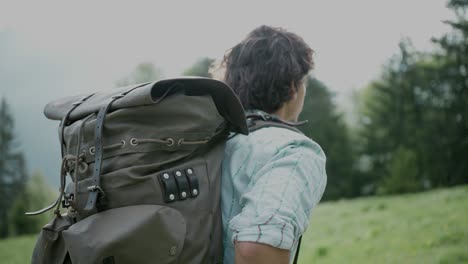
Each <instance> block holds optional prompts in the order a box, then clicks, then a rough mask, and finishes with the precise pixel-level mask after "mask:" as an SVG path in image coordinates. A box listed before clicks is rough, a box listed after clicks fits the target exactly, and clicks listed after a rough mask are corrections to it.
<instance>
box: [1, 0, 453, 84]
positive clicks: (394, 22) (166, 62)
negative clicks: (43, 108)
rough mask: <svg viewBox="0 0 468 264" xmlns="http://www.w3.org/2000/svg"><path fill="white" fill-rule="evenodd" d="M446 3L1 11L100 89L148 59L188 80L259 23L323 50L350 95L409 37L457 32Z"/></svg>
mask: <svg viewBox="0 0 468 264" xmlns="http://www.w3.org/2000/svg"><path fill="white" fill-rule="evenodd" d="M273 2H279V3H278V4H274V3H273ZM445 2H446V1H444V0H411V1H410V0H391V1H388V0H387V1H378V0H368V1H359V0H355V1H325V0H323V1H255V2H254V1H235V4H233V3H234V1H230V2H227V1H186V2H185V3H183V2H182V1H165V2H164V3H163V2H160V1H126V2H125V3H122V2H121V1H90V2H88V4H86V2H83V1H79V4H77V3H76V2H74V3H72V4H70V2H66V1H58V2H47V1H46V2H44V1H34V2H33V3H31V2H30V3H21V2H17V1H11V2H10V3H3V4H1V8H0V29H1V28H2V27H3V28H9V29H12V30H13V31H14V32H17V33H18V36H19V37H20V38H22V40H24V42H25V43H26V46H28V48H30V49H33V50H35V51H39V52H42V53H44V54H50V56H51V57H59V58H60V59H64V60H65V61H67V62H68V63H70V64H72V65H74V66H75V68H78V69H80V71H81V70H84V71H83V72H82V73H80V75H81V76H84V77H85V78H89V79H90V80H91V81H92V82H93V84H96V85H98V86H100V85H112V84H113V83H114V81H115V80H116V79H119V78H121V77H122V76H124V75H126V74H127V73H128V72H130V71H131V69H132V68H133V67H134V66H135V65H136V64H137V63H139V62H142V61H151V62H154V63H155V64H156V65H157V66H159V67H161V68H163V70H164V72H165V75H166V76H167V77H170V76H173V75H178V74H180V72H181V71H183V70H184V69H185V68H187V67H188V66H189V65H190V64H191V63H193V62H194V61H195V60H196V59H197V58H198V57H201V56H210V57H220V56H222V55H223V53H224V52H225V50H226V49H228V48H230V47H232V46H233V45H234V44H236V43H237V42H238V41H239V40H241V39H242V38H243V37H244V36H245V35H246V33H247V32H249V31H250V30H252V29H253V28H254V27H256V26H258V25H261V24H267V25H274V26H282V27H285V28H287V29H290V30H292V31H294V32H296V33H298V34H300V35H301V36H303V37H304V38H305V39H306V41H307V42H308V43H309V44H310V45H311V46H312V47H313V49H314V50H315V51H316V71H315V74H316V76H317V77H318V78H319V79H321V80H323V81H324V82H325V83H327V84H328V85H329V86H330V88H331V89H333V90H338V91H341V90H346V89H349V88H352V87H360V86H363V85H365V84H366V82H367V81H368V80H369V79H370V78H372V77H374V76H375V75H376V73H378V71H379V67H380V65H381V64H382V63H384V62H385V60H386V59H388V58H389V57H390V56H391V55H392V54H394V53H395V52H396V51H397V44H398V41H399V40H400V39H401V38H402V37H405V36H408V37H410V38H411V39H412V40H413V42H414V44H415V46H416V47H418V48H420V49H428V48H430V43H429V38H430V37H431V36H437V35H440V34H441V33H443V32H445V31H447V26H445V25H443V24H442V23H441V20H444V19H447V18H449V17H450V16H451V13H450V12H449V11H448V9H446V8H445ZM0 3H1V2H0ZM64 89H67V87H64Z"/></svg>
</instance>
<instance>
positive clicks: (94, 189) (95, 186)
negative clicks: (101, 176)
mask: <svg viewBox="0 0 468 264" xmlns="http://www.w3.org/2000/svg"><path fill="white" fill-rule="evenodd" d="M87 190H88V192H95V191H99V192H100V193H102V194H104V191H103V190H102V188H101V186H99V185H91V186H89V187H88V188H87Z"/></svg>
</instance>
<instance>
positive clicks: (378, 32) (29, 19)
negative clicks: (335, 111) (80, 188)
mask: <svg viewBox="0 0 468 264" xmlns="http://www.w3.org/2000/svg"><path fill="white" fill-rule="evenodd" d="M273 2H279V3H273ZM445 2H446V1H445V0H391V1H390V0H387V1H378V0H367V1H359V0H354V1H330V0H329V1H325V0H323V1H281V2H280V1H255V2H254V1H235V2H234V1H230V2H227V1H211V2H208V1H190V2H189V1H186V2H185V3H183V2H181V1H165V2H159V1H127V2H125V3H122V2H121V1H75V2H72V3H70V1H68V2H67V1H56V2H50V1H30V2H28V3H26V2H23V1H3V0H0V96H6V97H7V98H8V101H9V102H10V103H11V105H12V111H13V112H14V114H15V119H16V121H17V123H16V128H17V131H18V137H19V141H20V142H21V148H22V150H23V151H24V152H25V153H26V156H27V159H28V164H29V167H30V168H31V169H36V168H40V169H42V170H43V171H45V173H46V174H47V175H48V177H54V179H57V175H56V172H57V170H58V166H59V165H58V164H59V160H60V154H59V149H58V144H57V142H58V140H57V133H56V128H57V125H58V123H57V122H51V121H48V120H46V119H45V118H44V117H43V115H42V108H43V107H44V105H45V104H46V103H47V102H48V101H50V100H52V99H56V98H58V97H62V96H65V95H70V94H77V93H81V92H83V91H91V90H96V89H99V90H102V89H106V88H110V87H112V86H113V85H114V83H115V81H116V80H118V79H120V78H122V77H124V76H126V75H127V74H128V73H129V72H131V71H132V69H133V68H134V67H135V66H136V65H137V64H138V63H141V62H148V61H149V62H153V63H154V64H155V65H156V66H158V67H160V68H162V69H163V71H164V73H165V76H166V77H171V76H176V75H179V74H180V73H181V72H182V71H183V70H184V69H186V68H188V67H189V66H190V65H191V64H193V63H194V62H195V61H196V60H197V58H200V57H203V56H209V57H213V58H219V57H221V56H222V55H223V54H224V52H225V51H226V50H227V49H229V48H230V47H232V46H234V45H235V44H236V43H237V42H239V41H240V40H241V39H242V38H243V37H244V36H245V35H246V34H247V33H248V32H249V31H250V30H252V29H253V28H255V27H257V26H259V25H262V24H266V25H273V26H281V27H285V28H287V29H289V30H291V31H293V32H296V33H298V34H299V35H301V36H303V37H304V39H305V40H306V41H307V42H308V43H309V44H310V46H311V47H312V48H313V49H314V50H315V51H316V57H315V59H316V70H315V72H314V74H315V76H316V77H317V78H319V79H320V80H322V81H323V82H325V83H326V84H327V85H328V86H329V88H330V89H332V90H333V91H336V92H337V94H338V99H339V100H338V102H339V105H340V106H342V105H343V104H345V103H346V99H347V97H348V94H349V91H351V89H355V88H360V87H363V86H364V85H366V84H367V83H368V82H369V80H371V79H372V78H375V77H376V76H377V74H378V73H379V71H380V67H381V65H382V64H383V63H385V61H386V60H388V59H389V58H390V57H391V56H392V55H393V54H395V53H397V52H398V42H399V41H400V39H401V38H403V37H410V38H411V39H412V41H413V43H414V45H415V46H416V48H418V49H420V50H428V49H431V47H432V46H431V43H430V41H429V40H430V37H432V36H440V35H441V34H443V33H444V32H447V31H448V30H449V28H448V27H447V26H446V25H444V24H443V23H442V22H441V21H442V20H446V19H448V18H451V17H452V16H453V15H452V13H451V12H450V11H449V10H448V9H446V8H445ZM340 98H341V99H340ZM52 182H55V183H56V180H54V181H52Z"/></svg>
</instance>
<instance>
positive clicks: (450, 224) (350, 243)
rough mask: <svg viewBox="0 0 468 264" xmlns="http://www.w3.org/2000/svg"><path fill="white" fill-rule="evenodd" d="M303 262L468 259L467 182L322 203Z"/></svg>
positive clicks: (27, 242)
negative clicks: (415, 191) (452, 185)
mask: <svg viewBox="0 0 468 264" xmlns="http://www.w3.org/2000/svg"><path fill="white" fill-rule="evenodd" d="M34 239H35V238H34V236H31V237H19V238H13V239H8V240H0V263H2V264H3V263H4V264H16V263H18V264H19V263H21V264H22V263H29V262H30V255H31V250H32V247H33V246H34ZM299 263H397V264H403V263H425V264H426V263H440V264H443V263H444V264H445V263H446V264H452V263H468V186H462V187H456V188H451V189H441V190H435V191H430V192H426V193H419V194H410V195H399V196H389V197H377V198H376V197H373V198H363V199H355V200H348V201H346V200H344V201H338V202H329V203H323V204H320V206H318V207H317V209H316V210H315V211H314V215H313V219H312V223H311V226H310V228H309V230H308V231H307V232H306V234H305V236H304V238H303V245H302V247H301V255H300V258H299Z"/></svg>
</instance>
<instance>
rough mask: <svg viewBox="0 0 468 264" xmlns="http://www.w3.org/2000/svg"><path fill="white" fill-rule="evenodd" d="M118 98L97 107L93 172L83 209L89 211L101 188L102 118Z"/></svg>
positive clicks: (94, 204) (94, 203)
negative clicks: (99, 107)
mask: <svg viewBox="0 0 468 264" xmlns="http://www.w3.org/2000/svg"><path fill="white" fill-rule="evenodd" d="M117 99H118V98H114V99H112V100H111V101H110V102H109V103H108V104H107V105H104V106H103V107H101V109H99V112H98V114H97V117H96V127H95V129H94V136H95V143H94V148H95V154H94V155H95V160H94V172H93V177H92V178H91V185H90V186H88V191H89V195H88V201H87V202H86V206H85V208H84V210H86V211H90V210H92V209H94V207H95V206H96V200H97V197H98V191H99V190H101V187H100V186H99V184H100V182H101V169H102V153H103V151H102V130H103V127H104V119H105V118H106V114H107V111H108V110H109V109H110V107H111V106H112V103H113V102H115V100H117Z"/></svg>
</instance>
